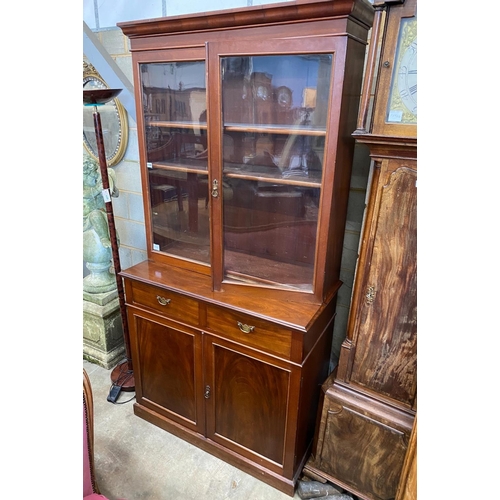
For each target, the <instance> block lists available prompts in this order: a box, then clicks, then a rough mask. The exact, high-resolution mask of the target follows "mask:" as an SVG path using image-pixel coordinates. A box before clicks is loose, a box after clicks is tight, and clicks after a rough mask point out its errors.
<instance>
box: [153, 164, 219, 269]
mask: <svg viewBox="0 0 500 500" xmlns="http://www.w3.org/2000/svg"><path fill="white" fill-rule="evenodd" d="M149 186H150V190H151V191H150V192H151V218H152V229H153V250H157V251H161V252H166V253H169V254H171V255H176V256H179V257H183V258H185V259H190V260H194V261H199V262H204V263H207V264H208V263H209V261H210V232H209V227H210V226H209V209H208V201H209V197H208V175H206V174H205V175H201V174H196V173H189V172H176V171H168V170H163V169H152V170H150V172H149Z"/></svg>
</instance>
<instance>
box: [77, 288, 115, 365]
mask: <svg viewBox="0 0 500 500" xmlns="http://www.w3.org/2000/svg"><path fill="white" fill-rule="evenodd" d="M83 356H84V358H85V359H87V360H88V361H90V362H92V363H96V364H98V365H100V366H102V367H103V368H106V369H108V370H109V369H111V368H114V367H115V366H116V365H117V364H118V363H119V362H120V361H122V360H123V359H124V358H125V345H124V341H123V325H122V319H121V314H120V303H119V300H118V292H117V290H116V289H115V290H111V291H109V292H104V293H88V292H85V291H84V292H83Z"/></svg>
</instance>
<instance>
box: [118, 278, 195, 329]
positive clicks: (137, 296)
mask: <svg viewBox="0 0 500 500" xmlns="http://www.w3.org/2000/svg"><path fill="white" fill-rule="evenodd" d="M126 295H127V297H126V301H127V304H130V305H134V306H139V307H143V308H144V307H146V308H148V309H152V310H153V311H155V312H159V313H161V314H162V315H163V316H165V317H167V318H171V319H174V320H177V321H180V322H182V323H187V324H189V325H193V326H198V320H199V316H198V310H199V307H198V301H197V300H195V299H192V298H191V297H186V296H185V295H182V294H180V293H176V292H172V291H170V290H166V289H164V288H160V287H156V286H153V285H148V284H146V283H141V282H139V281H128V280H127V281H126Z"/></svg>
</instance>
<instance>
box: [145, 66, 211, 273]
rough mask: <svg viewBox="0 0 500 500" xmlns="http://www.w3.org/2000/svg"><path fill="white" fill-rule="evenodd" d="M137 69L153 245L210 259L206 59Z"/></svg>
mask: <svg viewBox="0 0 500 500" xmlns="http://www.w3.org/2000/svg"><path fill="white" fill-rule="evenodd" d="M140 72H141V84H142V99H143V109H144V126H145V134H144V135H145V138H146V144H145V147H146V161H147V166H148V168H149V169H150V170H149V189H150V196H151V199H150V203H151V219H152V220H151V225H152V233H153V250H156V251H161V252H165V253H168V254H171V255H174V256H177V257H182V258H184V259H189V260H193V261H197V262H202V263H204V264H209V263H210V221H209V210H208V202H209V198H208V154H207V153H208V151H207V104H206V101H207V98H206V84H205V62H204V61H185V62H169V63H150V64H142V65H141V70H140Z"/></svg>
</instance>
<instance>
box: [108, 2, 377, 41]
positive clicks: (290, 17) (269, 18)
mask: <svg viewBox="0 0 500 500" xmlns="http://www.w3.org/2000/svg"><path fill="white" fill-rule="evenodd" d="M344 16H352V17H354V18H356V19H358V21H360V22H362V23H363V24H366V26H367V27H370V26H371V23H372V21H373V8H372V6H371V5H370V4H369V3H368V2H367V1H365V2H359V3H357V2H356V1H355V0H296V1H295V2H287V3H280V4H274V5H272V6H270V5H258V6H255V7H242V8H238V9H226V10H220V11H214V12H202V13H198V14H185V15H180V16H172V17H160V18H155V19H146V20H143V21H127V22H122V23H118V24H117V26H118V27H119V28H120V29H121V30H122V31H123V33H124V34H125V35H126V36H128V37H129V38H136V37H143V36H151V35H158V34H165V33H182V32H193V31H206V30H216V29H223V28H235V27H242V26H256V25H265V24H273V23H274V24H276V23H286V22H291V21H300V20H304V19H322V18H333V17H344Z"/></svg>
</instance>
